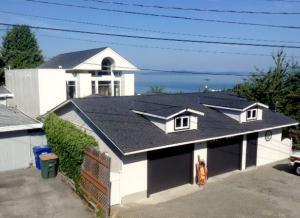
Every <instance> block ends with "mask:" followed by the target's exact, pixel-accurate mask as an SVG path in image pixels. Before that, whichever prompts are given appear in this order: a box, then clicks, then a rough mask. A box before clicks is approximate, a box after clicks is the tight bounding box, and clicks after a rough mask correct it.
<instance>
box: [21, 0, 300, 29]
mask: <svg viewBox="0 0 300 218" xmlns="http://www.w3.org/2000/svg"><path fill="white" fill-rule="evenodd" d="M24 1H27V2H32V3H40V4H48V5H57V6H65V7H75V8H81V9H82V8H84V9H91V10H100V11H106V12H116V13H123V14H131V15H142V16H151V17H163V18H171V19H180V20H190V21H201V22H212V23H226V24H236V25H248V26H259V27H270V28H283V29H300V26H287V25H275V24H263V23H248V22H240V21H229V20H216V19H205V18H195V17H184V16H177V15H166V14H155V13H146V12H137V11H127V10H117V9H109V8H100V7H92V6H84V5H74V4H66V3H58V2H49V1H41V0H24Z"/></svg>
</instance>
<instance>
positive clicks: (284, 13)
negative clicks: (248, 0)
mask: <svg viewBox="0 0 300 218" xmlns="http://www.w3.org/2000/svg"><path fill="white" fill-rule="evenodd" d="M83 1H86V2H87V1H90V2H97V3H101V4H112V5H118V6H130V7H139V8H154V9H167V10H177V11H196V12H213V13H234V14H261V15H300V12H270V11H248V10H221V9H203V8H185V7H174V6H163V5H146V4H140V3H124V2H117V1H102V0H83Z"/></svg>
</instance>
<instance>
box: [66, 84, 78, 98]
mask: <svg viewBox="0 0 300 218" xmlns="http://www.w3.org/2000/svg"><path fill="white" fill-rule="evenodd" d="M66 91H67V99H70V98H75V97H76V86H75V81H67V83H66Z"/></svg>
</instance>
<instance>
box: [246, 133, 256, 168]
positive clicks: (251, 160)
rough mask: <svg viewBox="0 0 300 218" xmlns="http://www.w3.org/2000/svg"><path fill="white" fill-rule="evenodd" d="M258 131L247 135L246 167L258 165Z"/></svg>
mask: <svg viewBox="0 0 300 218" xmlns="http://www.w3.org/2000/svg"><path fill="white" fill-rule="evenodd" d="M257 138H258V133H253V134H249V135H247V152H246V167H251V166H256V159H257Z"/></svg>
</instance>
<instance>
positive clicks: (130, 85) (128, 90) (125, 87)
mask: <svg viewBox="0 0 300 218" xmlns="http://www.w3.org/2000/svg"><path fill="white" fill-rule="evenodd" d="M134 94H135V89H134V74H133V73H125V72H123V73H122V79H121V95H123V96H131V95H134Z"/></svg>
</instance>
